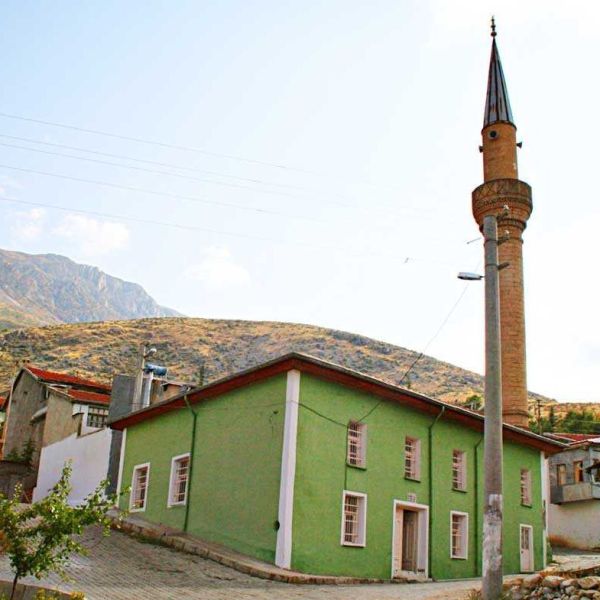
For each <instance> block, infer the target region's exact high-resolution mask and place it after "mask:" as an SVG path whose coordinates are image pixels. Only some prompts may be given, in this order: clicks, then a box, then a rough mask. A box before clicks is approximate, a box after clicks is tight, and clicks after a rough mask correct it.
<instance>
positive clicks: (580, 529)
mask: <svg viewBox="0 0 600 600" xmlns="http://www.w3.org/2000/svg"><path fill="white" fill-rule="evenodd" d="M549 437H553V438H555V439H558V440H559V441H563V442H569V441H571V442H572V443H571V445H570V446H569V447H568V448H566V449H565V450H563V451H562V452H559V453H557V454H554V455H553V456H551V457H550V459H549V465H548V467H549V475H550V501H551V504H550V506H549V507H548V533H549V539H550V543H551V544H552V545H554V546H568V547H571V548H581V549H583V550H593V549H598V548H600V437H595V436H593V435H583V434H552V435H551V436H550V435H549ZM573 440H575V441H573Z"/></svg>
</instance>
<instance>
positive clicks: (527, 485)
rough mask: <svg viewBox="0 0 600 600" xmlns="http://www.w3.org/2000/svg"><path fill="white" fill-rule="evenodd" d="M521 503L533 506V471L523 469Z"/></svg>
mask: <svg viewBox="0 0 600 600" xmlns="http://www.w3.org/2000/svg"><path fill="white" fill-rule="evenodd" d="M521 504H524V505H525V506H531V471H530V470H529V469H521Z"/></svg>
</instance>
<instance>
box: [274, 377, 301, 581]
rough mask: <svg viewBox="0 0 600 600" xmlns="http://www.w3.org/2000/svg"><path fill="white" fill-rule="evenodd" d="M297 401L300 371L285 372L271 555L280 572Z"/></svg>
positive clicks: (284, 561) (287, 545)
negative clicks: (275, 524) (275, 526)
mask: <svg viewBox="0 0 600 600" xmlns="http://www.w3.org/2000/svg"><path fill="white" fill-rule="evenodd" d="M299 398H300V371H297V370H292V371H288V374H287V387H286V394H285V421H284V426H283V427H284V429H283V449H282V453H281V477H280V483H279V519H278V520H279V529H278V531H277V548H276V551H275V564H276V565H277V566H278V567H282V568H284V569H289V568H290V565H291V562H292V519H293V511H294V479H295V476H296V440H297V436H298V400H299Z"/></svg>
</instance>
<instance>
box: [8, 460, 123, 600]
mask: <svg viewBox="0 0 600 600" xmlns="http://www.w3.org/2000/svg"><path fill="white" fill-rule="evenodd" d="M71 471H72V469H71V465H70V463H66V464H65V466H64V468H63V471H62V475H61V477H60V479H59V480H58V482H57V484H56V485H55V486H54V487H53V488H52V490H51V491H50V493H49V494H48V496H46V497H45V498H44V499H42V500H40V501H39V502H35V503H33V504H30V505H25V506H24V505H22V504H20V503H19V498H20V496H21V493H20V491H19V490H17V491H16V493H15V495H14V497H13V498H12V499H9V498H6V497H0V531H1V532H2V547H3V550H4V552H5V553H6V554H7V555H8V557H9V560H10V565H11V567H12V570H13V573H14V578H13V586H12V593H11V596H10V597H11V600H12V598H13V597H14V594H15V590H16V588H17V583H18V581H19V579H21V578H22V577H25V576H27V575H33V576H34V577H37V578H38V579H40V578H41V577H43V576H44V575H46V574H48V573H50V572H55V573H58V574H59V575H61V576H62V577H65V570H64V568H65V565H66V563H67V561H68V560H69V557H70V556H71V554H85V553H86V550H85V548H84V547H83V546H82V545H81V544H80V543H79V542H78V541H76V540H74V539H73V536H75V535H80V534H81V533H82V532H83V530H84V529H85V528H86V527H88V526H90V525H101V526H102V527H103V528H104V534H105V535H108V532H109V528H110V520H109V519H108V517H107V516H106V513H107V511H108V510H109V509H110V508H111V507H113V506H114V504H115V501H116V497H115V496H108V497H106V496H105V495H104V489H105V488H106V485H107V482H106V481H103V482H101V483H100V484H99V485H98V487H97V488H96V489H95V490H94V491H93V492H92V493H91V494H89V496H87V498H86V499H85V500H84V501H83V503H82V504H80V505H79V506H70V505H69V503H68V498H69V493H70V492H71V484H70V479H71Z"/></svg>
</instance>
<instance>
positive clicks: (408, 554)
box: [402, 510, 419, 573]
mask: <svg viewBox="0 0 600 600" xmlns="http://www.w3.org/2000/svg"><path fill="white" fill-rule="evenodd" d="M417 517H418V515H417V512H416V511H414V510H405V511H404V526H403V528H402V570H403V571H409V572H412V573H416V572H417V553H418V539H419V537H418V534H419V532H418V518H417Z"/></svg>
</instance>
